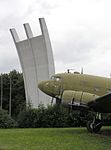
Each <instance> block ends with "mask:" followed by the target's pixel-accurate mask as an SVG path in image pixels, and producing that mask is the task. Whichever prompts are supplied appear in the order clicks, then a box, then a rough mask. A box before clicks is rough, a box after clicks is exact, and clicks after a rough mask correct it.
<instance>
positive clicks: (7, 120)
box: [0, 109, 17, 128]
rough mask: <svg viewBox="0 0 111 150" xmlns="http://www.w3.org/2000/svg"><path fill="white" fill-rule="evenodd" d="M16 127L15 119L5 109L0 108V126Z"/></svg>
mask: <svg viewBox="0 0 111 150" xmlns="http://www.w3.org/2000/svg"><path fill="white" fill-rule="evenodd" d="M14 127H17V123H16V122H15V120H13V119H12V118H11V116H10V115H8V113H7V112H6V111H5V110H1V109H0V128H14Z"/></svg>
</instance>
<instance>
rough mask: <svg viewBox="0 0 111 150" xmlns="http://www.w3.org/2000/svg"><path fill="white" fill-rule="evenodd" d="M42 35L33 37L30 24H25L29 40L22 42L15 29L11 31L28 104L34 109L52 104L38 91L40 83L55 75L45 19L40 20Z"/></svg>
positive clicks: (47, 97)
mask: <svg viewBox="0 0 111 150" xmlns="http://www.w3.org/2000/svg"><path fill="white" fill-rule="evenodd" d="M39 22H40V27H41V31H42V34H41V35H39V36H36V37H33V34H32V31H31V28H30V26H29V24H28V23H26V24H24V28H25V32H26V36H27V39H25V40H22V41H21V40H20V39H19V36H18V34H17V32H16V30H15V29H10V31H11V34H12V37H13V40H14V43H15V46H16V49H17V52H18V55H19V59H20V63H21V67H22V71H23V77H24V84H25V93H26V102H27V103H31V104H32V107H33V108H36V107H37V106H38V105H39V104H44V105H45V106H46V105H47V104H48V103H50V97H49V96H47V95H45V94H44V93H42V92H41V91H40V90H39V89H38V82H39V81H42V80H47V79H49V78H50V76H51V75H52V74H54V73H55V67H54V59H53V53H52V48H51V42H50V38H49V34H48V30H47V26H46V23H45V20H44V18H40V19H39Z"/></svg>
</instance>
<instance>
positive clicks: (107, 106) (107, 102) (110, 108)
mask: <svg viewBox="0 0 111 150" xmlns="http://www.w3.org/2000/svg"><path fill="white" fill-rule="evenodd" d="M87 106H89V108H91V109H93V110H94V111H96V112H100V113H111V93H109V94H106V95H104V96H101V97H98V98H96V99H95V100H93V101H90V102H88V104H87Z"/></svg>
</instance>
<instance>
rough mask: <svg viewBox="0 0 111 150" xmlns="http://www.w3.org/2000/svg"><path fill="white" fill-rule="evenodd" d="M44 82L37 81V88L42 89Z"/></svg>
mask: <svg viewBox="0 0 111 150" xmlns="http://www.w3.org/2000/svg"><path fill="white" fill-rule="evenodd" d="M44 84H45V81H41V82H39V84H38V88H39V89H40V90H41V91H44V90H43V89H44Z"/></svg>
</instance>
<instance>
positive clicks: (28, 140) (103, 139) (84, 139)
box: [0, 127, 111, 150]
mask: <svg viewBox="0 0 111 150" xmlns="http://www.w3.org/2000/svg"><path fill="white" fill-rule="evenodd" d="M109 133H111V128H108V127H107V128H103V129H102V132H101V134H91V133H88V132H87V130H86V129H85V128H54V129H52V128H49V129H43V128H40V129H0V150H111V135H109ZM107 134H108V135H107Z"/></svg>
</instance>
